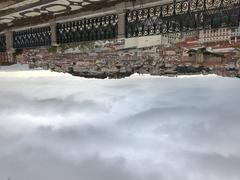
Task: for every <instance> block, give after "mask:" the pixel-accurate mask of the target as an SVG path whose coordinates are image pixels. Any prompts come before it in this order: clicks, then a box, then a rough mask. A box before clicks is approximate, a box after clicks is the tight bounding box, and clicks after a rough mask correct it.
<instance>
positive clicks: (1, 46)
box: [0, 34, 7, 52]
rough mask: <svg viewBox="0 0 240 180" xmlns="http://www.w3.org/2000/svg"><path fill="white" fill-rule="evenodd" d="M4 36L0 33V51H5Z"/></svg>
mask: <svg viewBox="0 0 240 180" xmlns="http://www.w3.org/2000/svg"><path fill="white" fill-rule="evenodd" d="M6 49H7V48H6V36H5V35H4V34H1V35H0V52H5V51H6Z"/></svg>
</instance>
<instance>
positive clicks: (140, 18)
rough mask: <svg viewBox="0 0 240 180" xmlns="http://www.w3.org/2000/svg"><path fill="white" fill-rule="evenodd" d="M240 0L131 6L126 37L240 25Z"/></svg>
mask: <svg viewBox="0 0 240 180" xmlns="http://www.w3.org/2000/svg"><path fill="white" fill-rule="evenodd" d="M239 15H240V6H239V0H184V1H180V2H177V1H173V2H171V3H168V4H163V5H160V6H157V7H152V8H144V9H138V10H129V11H128V12H127V15H126V37H136V36H146V35H156V34H163V33H173V32H184V31H190V30H195V29H207V28H218V27H225V26H238V25H239Z"/></svg>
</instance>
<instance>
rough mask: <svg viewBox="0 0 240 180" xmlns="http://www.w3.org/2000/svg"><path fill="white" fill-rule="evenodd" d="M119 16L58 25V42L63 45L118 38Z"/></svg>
mask: <svg viewBox="0 0 240 180" xmlns="http://www.w3.org/2000/svg"><path fill="white" fill-rule="evenodd" d="M117 25H118V16H117V15H107V16H103V17H96V18H90V19H82V20H79V21H72V22H66V23H59V24H57V28H56V29H57V41H58V43H59V44H61V43H71V42H81V41H95V40H104V39H113V38H116V37H117Z"/></svg>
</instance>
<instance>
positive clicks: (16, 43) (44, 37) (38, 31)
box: [13, 27, 51, 49]
mask: <svg viewBox="0 0 240 180" xmlns="http://www.w3.org/2000/svg"><path fill="white" fill-rule="evenodd" d="M48 45H51V29H50V27H39V28H31V29H27V30H23V31H15V32H13V47H14V48H17V49H19V48H28V47H37V46H48Z"/></svg>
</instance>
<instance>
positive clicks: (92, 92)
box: [0, 66, 240, 180]
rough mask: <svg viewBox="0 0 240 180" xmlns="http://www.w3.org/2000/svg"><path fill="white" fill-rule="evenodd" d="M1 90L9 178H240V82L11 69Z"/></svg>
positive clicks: (0, 157) (1, 132)
mask: <svg viewBox="0 0 240 180" xmlns="http://www.w3.org/2000/svg"><path fill="white" fill-rule="evenodd" d="M16 69H18V70H16ZM19 69H20V70H19ZM0 84H1V85H0V179H1V180H4V179H6V180H7V179H8V178H10V179H11V180H43V179H44V180H66V179H67V180H239V177H240V171H239V169H240V131H239V130H240V112H239V105H240V96H239V89H240V80H239V79H236V78H222V77H218V76H214V75H210V76H191V77H187V76H185V77H179V78H173V77H171V78H168V77H155V76H147V75H144V76H142V75H133V76H131V77H129V78H125V79H120V80H112V79H105V80H97V79H85V78H80V77H73V76H71V75H69V74H63V73H54V72H50V71H43V70H37V71H36V70H35V71H32V70H27V69H26V67H22V66H21V67H20V66H13V67H11V68H9V67H4V68H3V67H1V68H0Z"/></svg>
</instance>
